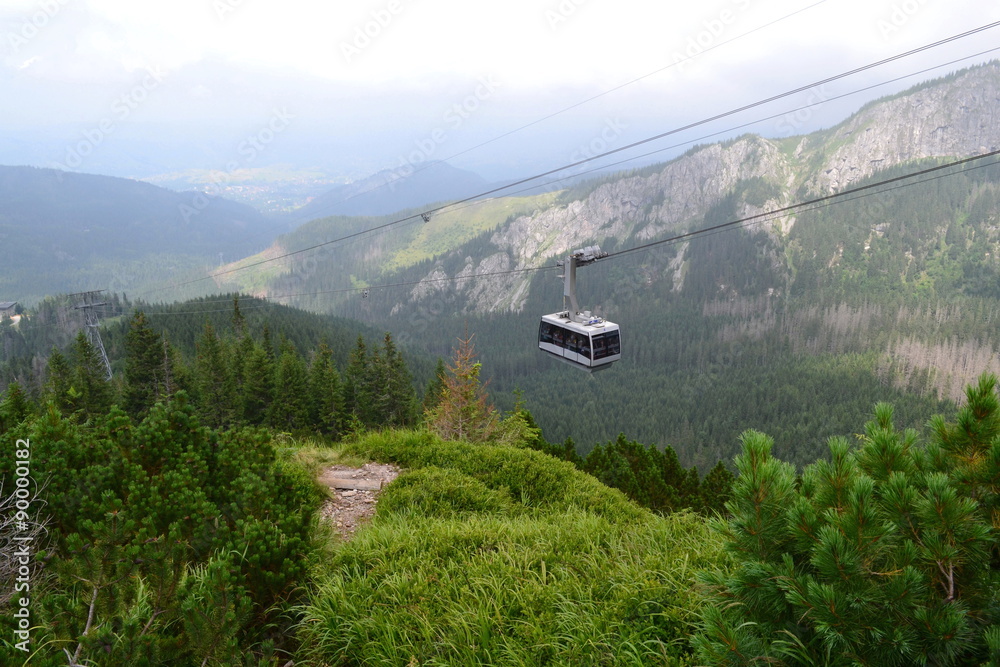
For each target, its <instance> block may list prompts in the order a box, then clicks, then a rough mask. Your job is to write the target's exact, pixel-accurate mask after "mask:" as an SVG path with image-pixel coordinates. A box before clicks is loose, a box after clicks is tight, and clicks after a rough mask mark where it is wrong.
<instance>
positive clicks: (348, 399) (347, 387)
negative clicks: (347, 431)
mask: <svg viewBox="0 0 1000 667" xmlns="http://www.w3.org/2000/svg"><path fill="white" fill-rule="evenodd" d="M371 401H372V392H371V374H370V371H369V360H368V350H367V347H366V346H365V339H364V338H362V337H361V336H358V340H357V343H356V345H355V346H354V349H353V350H351V355H350V359H349V361H348V363H347V369H346V370H345V371H344V411H345V413H346V414H347V415H352V416H353V417H354V418H355V419H357V420H358V421H359V422H360V423H361V424H363V425H364V426H371V425H372V422H373V419H372V418H371Z"/></svg>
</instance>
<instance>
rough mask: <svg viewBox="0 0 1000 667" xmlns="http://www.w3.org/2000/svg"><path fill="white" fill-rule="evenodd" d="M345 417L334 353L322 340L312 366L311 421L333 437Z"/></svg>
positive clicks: (337, 435) (310, 375) (310, 369)
mask: <svg viewBox="0 0 1000 667" xmlns="http://www.w3.org/2000/svg"><path fill="white" fill-rule="evenodd" d="M343 419H344V397H343V394H342V391H341V386H340V375H339V374H338V373H337V368H336V367H335V366H334V364H333V353H332V352H331V351H330V347H329V346H328V345H327V344H326V343H325V342H323V343H320V345H319V348H318V349H317V350H316V355H315V356H314V357H313V362H312V365H311V366H310V368H309V421H310V423H311V424H312V427H313V428H315V429H316V430H317V431H319V432H320V433H322V434H323V435H327V436H330V437H331V438H334V439H336V438H338V437H340V433H341V425H342V422H343Z"/></svg>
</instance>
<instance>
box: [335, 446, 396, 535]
mask: <svg viewBox="0 0 1000 667" xmlns="http://www.w3.org/2000/svg"><path fill="white" fill-rule="evenodd" d="M399 472H400V470H399V468H398V467H397V466H394V465H391V464H383V463H366V464H365V465H363V466H361V467H360V468H352V467H350V466H344V465H335V466H330V467H329V468H326V469H324V470H323V473H322V474H321V475H320V476H319V481H320V483H321V484H324V485H326V486H327V488H329V489H330V496H331V497H330V499H329V500H327V501H326V503H324V504H323V507H322V508H321V509H320V516H321V517H322V518H323V519H324V520H326V521H329V522H330V525H331V526H333V528H334V529H335V530H336V531H337V532H338V533H339V534H340V536H341V537H342V538H343V539H344V540H349V539H351V537H352V536H353V535H354V531H356V530H357V529H358V528H359V527H360V526H361V525H362V524H364V523H365V522H366V521H368V520H369V519H371V517H372V515H374V514H375V506H376V505H377V504H378V496H379V493H380V491H381V490H382V488H383V487H384V486H385V485H386V484H388V483H389V482H391V481H392V480H394V479H396V477H398V476H399Z"/></svg>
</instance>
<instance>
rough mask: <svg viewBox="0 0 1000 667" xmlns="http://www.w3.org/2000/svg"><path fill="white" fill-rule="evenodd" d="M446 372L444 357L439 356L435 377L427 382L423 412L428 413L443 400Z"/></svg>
mask: <svg viewBox="0 0 1000 667" xmlns="http://www.w3.org/2000/svg"><path fill="white" fill-rule="evenodd" d="M445 373H446V369H445V367H444V359H442V358H441V357H438V360H437V366H435V367H434V377H433V378H431V380H430V382H428V383H427V389H425V390H424V400H423V404H422V406H421V407H422V409H423V410H422V411H423V414H425V415H426V414H427V413H429V412H430V411H431V410H433V409H434V408H436V407H437V406H438V404H439V403H440V402H441V394H442V393H443V392H444V376H445Z"/></svg>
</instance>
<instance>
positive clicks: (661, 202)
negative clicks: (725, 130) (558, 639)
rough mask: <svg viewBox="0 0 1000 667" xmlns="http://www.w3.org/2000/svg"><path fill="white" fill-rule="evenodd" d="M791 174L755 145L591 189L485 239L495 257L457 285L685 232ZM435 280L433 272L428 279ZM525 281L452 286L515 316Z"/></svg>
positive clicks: (771, 148) (769, 149)
mask: <svg viewBox="0 0 1000 667" xmlns="http://www.w3.org/2000/svg"><path fill="white" fill-rule="evenodd" d="M790 173H791V171H790V165H789V164H788V162H787V160H786V159H785V158H784V156H783V155H782V154H781V152H780V151H779V150H778V148H777V147H776V146H775V145H774V144H772V143H771V142H769V141H767V140H765V139H762V138H760V137H755V136H746V137H742V138H740V139H737V140H735V141H732V142H729V143H727V144H725V145H723V144H714V145H711V146H707V147H705V148H702V149H700V150H697V151H695V152H692V153H690V154H688V155H685V156H684V157H682V158H680V159H678V160H675V161H673V162H670V163H668V164H666V165H664V166H663V169H662V170H661V171H658V172H656V173H653V174H651V175H648V176H629V177H623V178H621V179H619V180H615V181H612V182H610V183H605V184H602V185H600V186H598V187H597V188H596V189H595V190H594V191H593V192H591V193H590V194H589V195H588V196H587V197H585V198H583V199H580V200H577V201H573V202H570V203H568V204H565V205H562V206H558V207H554V208H549V209H545V210H543V211H539V212H537V213H535V214H533V215H530V216H527V215H526V216H521V217H519V218H517V219H515V220H513V221H512V222H510V223H509V224H508V225H506V226H505V227H504V228H503V229H502V230H500V231H498V232H497V233H496V234H494V235H493V237H492V238H491V240H490V241H491V244H492V245H493V246H495V247H496V252H494V253H491V254H489V255H488V256H486V257H483V258H481V259H480V260H478V261H475V260H474V259H473V258H468V259H467V261H466V266H465V268H463V269H462V271H460V272H459V273H458V274H456V277H464V276H469V277H470V278H471V277H473V276H476V275H484V274H491V273H497V272H500V271H509V270H511V269H524V268H532V267H541V266H545V265H551V264H554V262H555V260H556V259H559V258H562V257H565V256H566V255H567V254H569V253H570V252H571V251H573V250H575V249H577V248H580V247H582V246H585V245H591V244H594V243H597V244H605V245H607V242H608V241H609V240H611V239H624V238H628V237H634V238H636V239H638V240H648V239H652V238H655V237H658V236H662V235H664V234H667V233H670V232H676V231H678V230H682V229H686V228H688V227H689V226H690V225H691V224H692V223H693V222H697V221H700V220H701V219H702V218H703V217H704V215H705V213H706V212H708V210H709V209H710V208H711V207H712V206H713V205H715V204H716V203H718V201H719V200H720V199H721V198H722V197H724V196H725V195H726V194H727V193H729V192H730V191H731V190H732V189H733V188H734V187H735V186H736V185H737V184H738V183H739V182H740V181H743V180H747V179H751V178H763V179H767V180H769V181H771V180H774V179H780V180H781V181H782V182H785V181H786V180H787V179H788V177H789V174H790ZM442 277H443V272H442V271H441V269H440V268H435V269H434V270H433V271H431V273H430V274H428V276H427V278H437V279H440V278H442ZM531 278H532V275H531V274H524V273H522V274H512V275H510V276H490V277H489V278H488V279H485V278H484V279H481V280H474V279H473V280H469V281H461V282H459V283H457V284H458V288H459V290H460V291H462V292H465V293H466V294H467V296H469V297H470V299H471V303H470V307H471V308H474V309H475V310H479V311H495V310H513V311H520V310H521V308H522V307H523V305H524V301H525V299H526V298H527V296H528V284H529V283H530V280H531ZM437 284H439V285H440V284H441V283H437ZM432 291H435V290H434V289H433V288H430V289H429V288H427V287H426V286H425V285H419V286H417V287H416V288H414V290H413V291H412V293H411V298H412V299H414V300H419V299H421V298H422V297H425V296H426V295H427V294H428V293H430V292H432Z"/></svg>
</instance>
